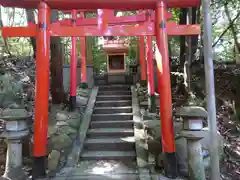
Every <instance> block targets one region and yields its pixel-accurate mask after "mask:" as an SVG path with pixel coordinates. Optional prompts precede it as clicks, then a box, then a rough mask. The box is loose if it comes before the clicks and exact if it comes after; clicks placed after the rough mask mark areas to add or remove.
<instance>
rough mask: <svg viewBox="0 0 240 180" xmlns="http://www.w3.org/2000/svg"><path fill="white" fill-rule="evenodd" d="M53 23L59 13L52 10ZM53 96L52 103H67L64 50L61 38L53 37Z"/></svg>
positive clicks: (51, 44) (51, 45)
mask: <svg viewBox="0 0 240 180" xmlns="http://www.w3.org/2000/svg"><path fill="white" fill-rule="evenodd" d="M51 20H52V22H55V21H57V20H58V12H57V11H56V10H52V14H51ZM50 47H51V67H50V68H51V95H52V103H53V104H60V103H67V96H66V94H65V93H64V87H63V59H64V56H63V52H62V51H63V49H62V45H61V38H60V37H51V43H50Z"/></svg>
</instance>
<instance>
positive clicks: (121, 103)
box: [95, 100, 132, 107]
mask: <svg viewBox="0 0 240 180" xmlns="http://www.w3.org/2000/svg"><path fill="white" fill-rule="evenodd" d="M122 106H132V101H131V100H120V101H96V102H95V107H122Z"/></svg>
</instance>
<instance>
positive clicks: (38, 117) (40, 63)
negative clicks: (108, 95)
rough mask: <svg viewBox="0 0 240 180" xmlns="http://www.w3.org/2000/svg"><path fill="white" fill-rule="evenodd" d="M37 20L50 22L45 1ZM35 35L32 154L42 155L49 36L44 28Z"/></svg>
mask: <svg viewBox="0 0 240 180" xmlns="http://www.w3.org/2000/svg"><path fill="white" fill-rule="evenodd" d="M38 21H39V22H40V23H43V24H46V25H48V24H49V23H50V9H49V8H48V6H47V4H46V3H43V2H42V3H40V4H39V13H38ZM36 35H37V36H36V40H37V49H36V97H35V116H34V143H33V144H34V146H33V155H34V156H35V157H43V156H46V155H47V135H48V134H47V133H48V91H49V66H50V63H49V57H50V36H49V33H48V31H47V30H46V29H44V28H41V29H40V28H39V29H38V31H37V33H36Z"/></svg>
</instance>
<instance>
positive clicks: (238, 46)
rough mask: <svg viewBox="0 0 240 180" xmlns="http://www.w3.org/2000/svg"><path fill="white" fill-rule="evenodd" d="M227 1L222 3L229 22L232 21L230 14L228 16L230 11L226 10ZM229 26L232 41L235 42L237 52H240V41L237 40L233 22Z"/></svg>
mask: <svg viewBox="0 0 240 180" xmlns="http://www.w3.org/2000/svg"><path fill="white" fill-rule="evenodd" d="M227 3H228V2H227ZM227 3H225V4H224V9H225V13H226V15H227V18H228V22H229V24H230V23H231V22H232V19H231V16H230V13H229V10H228V7H227ZM230 28H231V31H232V35H233V39H234V42H235V44H236V48H237V50H238V52H240V43H239V42H238V37H237V32H236V30H235V28H234V24H233V25H232V26H231V27H230Z"/></svg>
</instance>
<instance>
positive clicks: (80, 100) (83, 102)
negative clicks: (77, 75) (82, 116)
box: [76, 96, 88, 107]
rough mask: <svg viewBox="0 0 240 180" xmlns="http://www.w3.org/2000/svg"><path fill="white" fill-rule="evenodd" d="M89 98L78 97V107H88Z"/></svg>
mask: <svg viewBox="0 0 240 180" xmlns="http://www.w3.org/2000/svg"><path fill="white" fill-rule="evenodd" d="M87 102H88V98H86V97H82V96H77V97H76V105H77V107H81V106H85V105H87Z"/></svg>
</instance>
